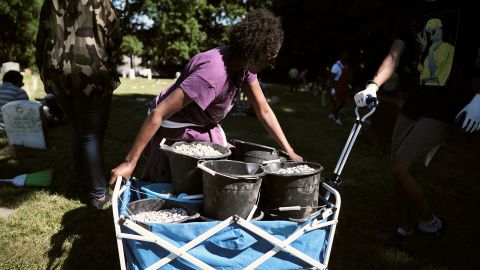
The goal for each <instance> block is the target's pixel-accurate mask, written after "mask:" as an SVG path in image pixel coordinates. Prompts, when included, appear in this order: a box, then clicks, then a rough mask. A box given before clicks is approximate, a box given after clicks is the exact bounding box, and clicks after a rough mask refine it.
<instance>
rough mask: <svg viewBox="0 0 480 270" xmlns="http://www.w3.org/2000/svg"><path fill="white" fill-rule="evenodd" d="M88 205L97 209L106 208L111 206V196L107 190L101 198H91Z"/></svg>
mask: <svg viewBox="0 0 480 270" xmlns="http://www.w3.org/2000/svg"><path fill="white" fill-rule="evenodd" d="M89 206H90V207H93V208H95V209H99V210H103V209H107V208H109V207H110V206H112V198H111V196H110V194H109V193H108V192H107V193H105V196H103V197H101V198H91V199H90V204H89Z"/></svg>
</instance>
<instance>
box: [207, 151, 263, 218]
mask: <svg viewBox="0 0 480 270" xmlns="http://www.w3.org/2000/svg"><path fill="white" fill-rule="evenodd" d="M199 167H200V168H201V169H202V170H203V172H202V179H203V211H202V214H203V216H205V217H206V218H208V219H213V220H224V219H227V218H228V217H230V216H233V215H238V216H240V217H242V218H247V216H248V214H249V213H250V211H251V210H252V209H253V207H254V205H256V204H257V203H258V196H259V195H260V186H261V184H262V178H263V177H264V176H265V174H266V173H265V170H264V167H263V166H262V165H260V164H256V163H246V162H241V161H234V160H210V161H201V162H199Z"/></svg>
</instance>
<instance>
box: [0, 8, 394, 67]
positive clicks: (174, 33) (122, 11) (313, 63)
mask: <svg viewBox="0 0 480 270" xmlns="http://www.w3.org/2000/svg"><path fill="white" fill-rule="evenodd" d="M112 1H113V3H114V5H115V6H116V7H117V9H118V11H119V18H120V23H121V26H122V32H123V35H124V36H126V38H125V39H124V42H125V43H126V44H124V46H123V47H122V48H123V50H124V53H126V54H130V55H131V54H135V55H138V56H141V57H142V59H143V63H142V65H144V66H148V67H150V68H154V69H158V70H169V71H170V72H175V71H177V70H178V69H179V68H181V67H182V66H183V65H184V64H185V62H186V61H188V60H189V59H190V58H191V57H192V56H193V55H194V54H196V53H198V52H201V51H204V50H207V49H210V48H213V47H217V46H219V45H222V44H226V43H227V42H228V30H229V28H230V26H231V25H232V24H234V23H235V22H237V21H239V20H240V19H242V18H243V16H245V14H246V13H247V12H248V11H249V10H251V9H255V8H258V7H260V6H265V7H267V8H270V9H271V10H272V11H273V12H274V13H276V14H277V15H279V16H281V17H282V20H283V26H284V30H285V42H284V44H283V47H282V50H281V51H280V55H279V57H278V61H277V63H278V65H277V69H276V71H274V72H282V73H284V72H285V70H287V69H288V68H289V67H290V66H292V65H295V66H297V68H304V67H313V68H316V67H318V66H328V65H331V64H332V62H333V61H334V60H336V58H337V56H338V53H339V50H340V49H344V50H349V51H351V52H352V54H353V56H354V57H355V54H358V52H359V51H360V50H363V51H364V52H365V54H366V55H365V56H364V57H366V58H369V59H372V61H378V58H379V56H380V55H383V54H384V53H385V50H387V49H388V48H387V46H388V43H389V42H390V41H389V40H388V36H389V35H388V34H389V30H391V29H392V28H391V27H392V22H393V21H394V19H395V17H396V15H397V14H399V13H400V12H399V11H398V9H396V8H397V7H398V4H399V3H402V1H399V0H396V1H388V0H369V1H365V0H264V1H262V0H230V1H228V0H112ZM41 4H42V0H10V1H8V2H7V1H2V2H0V15H1V16H2V18H4V19H2V24H0V40H1V42H0V61H1V62H6V61H17V62H20V64H21V66H22V67H31V66H34V51H35V46H34V41H35V35H36V29H37V26H38V17H39V11H40V7H41ZM260 34H261V33H259V35H260ZM140 44H143V48H142V47H141V46H140Z"/></svg>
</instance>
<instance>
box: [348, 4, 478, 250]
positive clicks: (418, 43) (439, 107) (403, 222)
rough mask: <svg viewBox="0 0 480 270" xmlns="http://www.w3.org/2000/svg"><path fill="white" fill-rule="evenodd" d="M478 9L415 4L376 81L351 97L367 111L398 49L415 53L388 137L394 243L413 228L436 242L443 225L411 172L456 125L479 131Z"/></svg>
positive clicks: (389, 72) (424, 163) (393, 67)
mask: <svg viewBox="0 0 480 270" xmlns="http://www.w3.org/2000/svg"><path fill="white" fill-rule="evenodd" d="M479 12H480V9H479V6H478V3H477V2H471V1H464V0H460V1H444V0H429V1H426V0H425V1H418V4H417V5H414V6H412V8H411V9H410V10H408V11H407V12H406V13H405V15H404V16H403V19H402V21H401V22H400V25H401V27H402V28H401V29H400V30H399V31H398V33H397V35H396V39H395V40H394V42H393V44H392V46H391V48H390V52H389V53H388V55H387V56H386V57H385V59H384V60H383V63H382V64H381V66H380V68H379V69H378V71H377V74H376V75H375V77H374V78H373V81H370V82H369V83H368V85H367V86H366V89H365V90H363V91H361V92H359V93H357V94H356V95H355V98H354V99H355V102H356V104H357V106H365V105H366V99H367V98H368V96H373V97H376V92H377V91H378V89H379V87H380V86H382V84H384V83H385V82H386V81H387V80H388V79H389V78H390V77H391V76H392V74H393V73H394V72H395V70H396V68H397V66H398V64H399V60H400V57H401V55H402V54H403V52H404V51H406V50H408V51H409V52H410V51H412V52H415V54H412V56H414V57H413V58H412V59H409V60H410V61H405V62H406V63H410V62H413V63H414V65H415V66H416V67H417V68H418V69H416V70H417V71H418V72H417V85H415V86H414V87H413V89H411V90H412V91H411V92H410V94H409V95H408V97H407V99H406V100H405V103H404V105H403V107H402V109H401V112H400V114H399V115H398V118H397V121H396V125H395V129H394V132H393V137H392V166H391V171H392V174H393V178H394V179H395V190H396V195H397V206H398V217H399V220H398V228H397V230H396V232H395V238H396V239H397V240H398V241H399V243H402V241H403V240H404V239H406V238H409V237H410V236H411V235H412V234H413V233H414V229H417V230H418V232H421V233H423V234H424V235H425V234H426V235H430V236H434V237H433V238H435V236H438V235H440V234H441V233H442V232H443V231H444V228H445V226H446V223H445V220H444V219H442V218H439V217H437V216H436V215H434V213H433V211H432V210H431V208H430V206H429V204H428V202H427V199H426V197H425V194H424V192H423V190H422V187H421V186H420V184H419V183H418V181H417V179H416V177H415V175H414V174H413V173H412V171H411V169H412V167H413V166H414V165H422V166H425V167H426V166H428V165H429V163H430V161H431V160H432V158H433V156H434V155H435V153H436V152H437V150H438V148H439V147H440V146H441V145H442V144H443V143H444V142H445V140H446V138H447V136H448V135H449V134H450V133H451V131H452V128H453V124H454V122H455V121H457V122H459V123H460V125H461V128H462V129H463V130H464V131H465V132H468V133H470V132H477V131H478V130H479V129H480V94H479V93H478V92H479V91H480V86H479V85H474V83H473V74H474V73H473V71H474V65H475V60H476V59H477V55H478V53H479V47H480V35H479V31H478V14H479ZM474 90H475V91H474ZM458 180H459V181H460V180H461V179H458ZM413 212H415V214H416V216H414V215H413V214H412V213H413ZM417 218H418V219H417Z"/></svg>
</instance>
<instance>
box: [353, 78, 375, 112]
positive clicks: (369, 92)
mask: <svg viewBox="0 0 480 270" xmlns="http://www.w3.org/2000/svg"><path fill="white" fill-rule="evenodd" d="M377 91H378V85H377V84H376V83H370V84H368V85H367V87H365V90H363V91H360V92H358V93H357V94H355V96H354V97H353V99H354V100H355V103H356V104H357V106H358V107H365V106H367V97H368V96H371V97H372V98H376V97H377Z"/></svg>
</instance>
